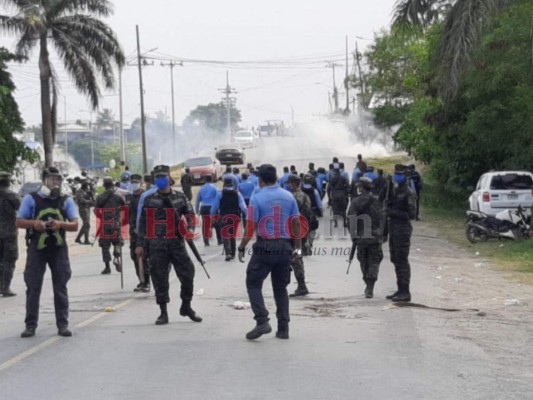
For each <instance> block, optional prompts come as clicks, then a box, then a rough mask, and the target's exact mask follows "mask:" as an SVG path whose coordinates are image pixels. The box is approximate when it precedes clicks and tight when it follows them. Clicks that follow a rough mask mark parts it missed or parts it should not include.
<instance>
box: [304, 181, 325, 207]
mask: <svg viewBox="0 0 533 400" xmlns="http://www.w3.org/2000/svg"><path fill="white" fill-rule="evenodd" d="M302 187H303V188H304V189H310V188H312V186H311V184H309V183H304V184H303V185H302ZM314 194H315V202H316V206H317V207H318V208H322V200H320V194H319V193H318V190H317V189H315V190H314Z"/></svg>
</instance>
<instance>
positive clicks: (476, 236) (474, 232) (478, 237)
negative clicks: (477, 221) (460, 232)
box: [465, 225, 488, 243]
mask: <svg viewBox="0 0 533 400" xmlns="http://www.w3.org/2000/svg"><path fill="white" fill-rule="evenodd" d="M465 233H466V239H467V240H468V241H469V242H470V243H479V242H486V241H487V239H488V237H487V235H486V234H485V233H482V232H480V231H479V229H477V228H476V227H475V226H468V225H467V226H466V232H465Z"/></svg>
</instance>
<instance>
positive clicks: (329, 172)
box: [326, 169, 333, 182]
mask: <svg viewBox="0 0 533 400" xmlns="http://www.w3.org/2000/svg"><path fill="white" fill-rule="evenodd" d="M332 176H333V170H332V169H330V170H329V171H328V172H327V173H326V182H329V181H330V180H331V177H332Z"/></svg>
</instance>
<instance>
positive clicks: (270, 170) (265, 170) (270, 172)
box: [257, 164, 278, 183]
mask: <svg viewBox="0 0 533 400" xmlns="http://www.w3.org/2000/svg"><path fill="white" fill-rule="evenodd" d="M257 176H258V177H259V179H261V180H262V181H264V182H269V183H274V182H276V180H277V179H278V177H277V174H276V167H274V166H273V165H272V164H263V165H261V166H260V167H259V168H258V169H257Z"/></svg>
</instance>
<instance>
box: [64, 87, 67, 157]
mask: <svg viewBox="0 0 533 400" xmlns="http://www.w3.org/2000/svg"><path fill="white" fill-rule="evenodd" d="M63 100H64V101H65V127H64V128H63V129H64V130H65V155H66V156H67V158H68V129H67V96H63Z"/></svg>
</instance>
